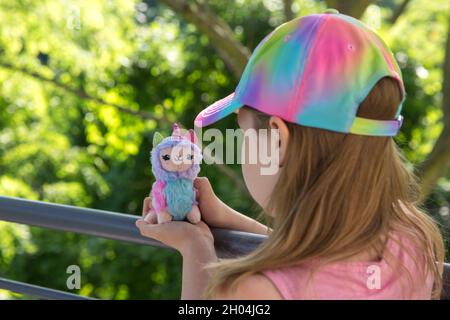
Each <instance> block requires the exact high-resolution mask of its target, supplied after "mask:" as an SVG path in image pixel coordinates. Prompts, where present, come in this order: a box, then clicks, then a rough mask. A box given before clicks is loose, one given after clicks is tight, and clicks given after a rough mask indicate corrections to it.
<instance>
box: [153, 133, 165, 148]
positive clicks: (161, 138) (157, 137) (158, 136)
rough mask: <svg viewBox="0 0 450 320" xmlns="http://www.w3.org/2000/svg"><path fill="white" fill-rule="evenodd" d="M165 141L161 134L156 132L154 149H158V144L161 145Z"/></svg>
mask: <svg viewBox="0 0 450 320" xmlns="http://www.w3.org/2000/svg"><path fill="white" fill-rule="evenodd" d="M163 139H164V137H163V136H162V135H161V133H159V132H158V131H156V132H155V134H154V135H153V148H154V147H156V146H157V145H158V144H160V143H161V141H163Z"/></svg>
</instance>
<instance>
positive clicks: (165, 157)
mask: <svg viewBox="0 0 450 320" xmlns="http://www.w3.org/2000/svg"><path fill="white" fill-rule="evenodd" d="M162 158H163V160H164V161H168V160H170V155H168V154H165V155H163V156H162Z"/></svg>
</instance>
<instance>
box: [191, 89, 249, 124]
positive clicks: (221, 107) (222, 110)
mask: <svg viewBox="0 0 450 320" xmlns="http://www.w3.org/2000/svg"><path fill="white" fill-rule="evenodd" d="M240 107H242V104H241V103H240V102H238V101H237V100H236V99H235V93H234V92H233V93H231V94H229V95H228V96H226V97H225V98H223V99H220V100H217V101H216V102H214V103H213V104H212V105H210V106H208V107H206V108H205V109H203V111H202V112H200V113H199V114H198V115H197V117H196V118H195V120H194V125H195V126H196V127H198V128H201V127H206V126H209V125H210V124H212V123H214V122H216V121H219V120H220V119H223V118H225V117H226V116H228V115H229V114H231V113H233V112H234V111H235V110H237V109H239V108H240Z"/></svg>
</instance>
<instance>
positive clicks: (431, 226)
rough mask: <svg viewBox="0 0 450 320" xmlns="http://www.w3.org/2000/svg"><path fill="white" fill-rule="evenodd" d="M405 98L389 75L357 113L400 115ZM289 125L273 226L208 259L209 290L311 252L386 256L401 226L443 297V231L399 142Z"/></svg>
mask: <svg viewBox="0 0 450 320" xmlns="http://www.w3.org/2000/svg"><path fill="white" fill-rule="evenodd" d="M400 100H401V92H400V90H399V87H398V84H397V83H396V81H395V80H394V79H392V78H389V77H385V78H383V79H381V80H380V81H379V82H378V83H377V84H376V85H375V87H374V88H373V89H372V91H371V92H370V94H369V95H368V96H367V97H366V99H365V100H364V101H363V102H362V103H361V104H360V107H359V109H358V113H357V116H360V117H365V118H369V119H377V120H391V119H394V118H395V114H396V111H397V107H398V105H399V103H400ZM251 110H252V112H254V115H255V120H256V123H257V124H258V125H257V127H258V128H262V127H267V125H268V119H269V116H268V115H265V114H263V113H260V112H258V111H256V110H253V109H251ZM286 124H287V126H288V129H289V132H290V140H289V146H288V148H287V154H286V160H285V163H284V165H283V167H282V168H281V170H282V171H281V173H280V178H279V180H278V182H277V184H276V186H275V188H274V190H273V192H272V194H271V198H270V201H269V208H266V212H275V217H274V219H273V231H272V232H271V234H270V235H269V237H268V239H267V240H266V241H264V243H263V244H261V245H260V246H259V247H258V248H257V249H256V250H255V251H253V252H252V253H250V254H248V255H247V256H244V257H241V258H237V259H227V260H222V261H219V262H216V263H213V264H210V265H209V266H207V267H208V268H210V269H212V272H213V276H212V278H211V280H210V282H209V284H208V287H207V289H206V291H205V292H204V296H205V297H206V298H212V297H214V295H215V294H216V293H217V292H218V291H219V290H223V289H227V290H231V291H232V290H234V289H235V288H236V285H237V283H238V282H239V281H240V280H242V279H243V278H244V277H246V276H249V275H252V274H255V273H258V272H261V271H263V270H267V269H277V268H281V267H287V266H292V265H298V264H301V263H303V262H308V261H310V260H311V259H317V258H319V259H320V261H323V262H324V263H331V262H336V261H342V260H346V259H349V258H352V257H354V256H357V255H358V254H361V253H365V252H376V253H377V254H378V255H379V257H385V256H386V254H385V251H383V249H384V246H385V243H386V237H387V236H388V234H389V233H390V232H391V231H393V230H396V231H401V232H402V233H403V234H406V235H408V238H410V239H411V241H413V243H414V245H415V246H416V247H417V248H418V250H420V252H422V253H423V255H424V257H423V259H421V262H420V263H422V265H420V266H419V269H418V270H420V271H423V275H424V277H426V275H427V274H430V273H431V274H432V275H433V276H434V281H435V282H434V291H433V297H434V298H439V295H440V291H441V287H442V268H443V259H444V246H443V240H442V235H441V233H440V231H439V228H438V227H437V226H436V224H435V223H434V221H433V220H432V219H431V217H430V216H429V215H428V214H427V213H426V212H425V211H424V209H423V208H421V205H420V188H419V184H418V181H417V177H416V176H415V175H414V174H413V173H412V170H408V168H407V166H406V159H405V158H404V156H403V155H402V153H401V151H400V149H399V147H398V146H397V144H396V143H395V141H394V140H393V139H392V138H391V137H373V136H361V135H353V134H342V133H337V132H332V131H328V130H322V129H318V128H312V127H304V126H301V125H297V124H292V123H286ZM258 128H257V129H258ZM400 245H401V243H400ZM405 251H406V252H408V249H407V248H405ZM411 255H412V254H411ZM411 258H412V259H413V260H416V261H419V260H420V259H417V257H414V256H412V257H411ZM423 262H425V266H424V265H423Z"/></svg>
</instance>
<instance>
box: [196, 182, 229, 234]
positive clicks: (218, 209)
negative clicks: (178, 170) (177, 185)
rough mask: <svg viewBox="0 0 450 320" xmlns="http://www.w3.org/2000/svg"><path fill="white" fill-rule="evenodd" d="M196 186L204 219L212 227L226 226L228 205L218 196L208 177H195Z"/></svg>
mask: <svg viewBox="0 0 450 320" xmlns="http://www.w3.org/2000/svg"><path fill="white" fill-rule="evenodd" d="M194 187H195V189H196V199H197V202H198V207H199V209H200V212H201V214H202V220H203V221H205V222H206V223H207V224H208V225H209V226H211V227H217V228H222V227H224V225H225V223H226V220H227V219H226V216H227V214H226V212H227V211H226V210H225V209H226V205H225V204H224V203H223V202H222V201H221V200H220V199H219V198H218V197H217V196H216V194H215V193H214V190H213V188H212V186H211V183H210V182H209V180H208V178H206V177H197V178H195V180H194ZM230 210H231V208H230Z"/></svg>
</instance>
